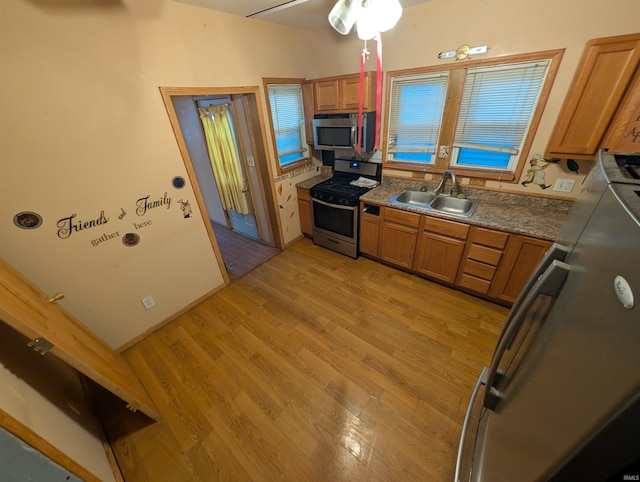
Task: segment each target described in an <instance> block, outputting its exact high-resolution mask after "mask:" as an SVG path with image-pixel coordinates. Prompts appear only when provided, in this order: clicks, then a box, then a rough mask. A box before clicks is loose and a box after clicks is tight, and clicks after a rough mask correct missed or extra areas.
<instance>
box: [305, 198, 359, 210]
mask: <svg viewBox="0 0 640 482" xmlns="http://www.w3.org/2000/svg"><path fill="white" fill-rule="evenodd" d="M311 200H312V201H313V202H314V203H318V204H322V205H324V206H328V207H330V208H336V209H344V210H345V211H357V210H358V206H340V205H339V204H331V203H328V202H324V201H320V199H316V198H314V197H312V198H311Z"/></svg>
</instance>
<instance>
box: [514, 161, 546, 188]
mask: <svg viewBox="0 0 640 482" xmlns="http://www.w3.org/2000/svg"><path fill="white" fill-rule="evenodd" d="M539 161H540V159H539V158H537V157H534V158H533V159H531V160H530V161H529V164H531V167H530V168H529V170H528V171H527V177H526V178H525V180H524V181H522V182H521V183H520V184H522V185H523V186H525V187H526V186H527V184H531V183H533V184H537V185H538V186H540V188H541V189H547V188H550V187H551V184H545V180H544V171H543V169H546V168H547V167H549V164H545V165H544V166H540V165H538V162H539Z"/></svg>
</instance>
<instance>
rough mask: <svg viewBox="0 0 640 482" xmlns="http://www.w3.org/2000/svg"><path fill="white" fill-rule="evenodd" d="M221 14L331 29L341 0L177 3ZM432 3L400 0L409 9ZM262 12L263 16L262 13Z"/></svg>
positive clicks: (197, 0)
mask: <svg viewBox="0 0 640 482" xmlns="http://www.w3.org/2000/svg"><path fill="white" fill-rule="evenodd" d="M174 1H175V2H180V3H188V4H190V5H196V6H198V7H204V8H209V9H211V10H218V11H220V12H226V13H231V14H234V15H241V16H243V17H249V16H252V18H258V19H260V20H264V21H266V22H273V23H279V24H282V25H288V26H291V27H298V28H303V29H307V30H315V29H318V28H327V27H329V21H328V20H327V16H328V15H329V12H330V11H331V9H332V8H333V6H334V5H335V4H336V2H337V0H174ZM427 1H428V0H400V4H401V5H402V6H403V7H404V8H406V7H410V6H412V5H417V4H419V3H425V2H427ZM260 12H262V13H260Z"/></svg>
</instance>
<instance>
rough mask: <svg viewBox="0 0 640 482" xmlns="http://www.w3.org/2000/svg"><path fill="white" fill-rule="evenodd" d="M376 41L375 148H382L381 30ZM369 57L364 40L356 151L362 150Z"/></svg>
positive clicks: (375, 149) (361, 56)
mask: <svg viewBox="0 0 640 482" xmlns="http://www.w3.org/2000/svg"><path fill="white" fill-rule="evenodd" d="M374 38H375V41H376V135H375V142H374V145H373V150H374V151H377V150H378V149H380V126H381V116H382V113H381V110H382V36H381V35H380V32H378V33H377V34H376V36H375V37H374ZM368 58H369V51H368V50H367V41H366V40H365V41H364V48H363V49H362V54H361V55H360V84H359V86H358V144H357V146H356V152H357V153H358V154H360V153H361V152H362V102H363V90H364V65H365V63H366V61H367V59H368Z"/></svg>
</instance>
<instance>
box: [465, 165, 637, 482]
mask: <svg viewBox="0 0 640 482" xmlns="http://www.w3.org/2000/svg"><path fill="white" fill-rule="evenodd" d="M633 158H634V157H633V156H627V157H623V156H619V157H614V156H612V155H610V154H608V153H606V152H602V153H601V154H600V157H599V159H598V161H597V162H596V163H594V166H593V168H592V170H591V172H590V173H589V176H588V177H587V179H586V180H585V183H584V185H583V186H584V187H583V189H582V191H581V193H580V195H579V198H578V200H577V201H576V203H575V205H574V207H573V208H572V210H571V213H570V216H569V219H568V221H567V223H566V225H565V228H564V229H563V230H562V232H561V234H560V235H559V237H558V240H557V242H556V243H555V244H554V245H553V247H552V248H551V249H550V250H549V252H548V253H547V254H546V255H545V258H544V259H543V260H542V262H541V263H540V265H539V266H538V267H537V269H536V272H535V273H534V274H533V275H532V276H531V278H530V279H529V282H528V283H527V286H526V287H525V289H524V290H523V292H522V293H521V294H520V296H519V298H518V300H517V301H516V303H515V304H514V306H513V308H512V310H511V312H510V314H509V316H508V319H507V321H506V323H505V326H504V329H503V331H502V333H501V335H500V337H499V341H498V344H497V346H496V348H495V351H494V354H493V358H492V361H491V364H490V366H489V367H487V368H485V369H484V370H483V372H482V373H481V374H480V377H479V379H478V382H477V384H476V387H475V389H474V391H473V394H472V396H471V401H470V403H469V407H468V410H467V414H466V417H465V420H464V425H463V429H462V435H461V439H460V449H459V453H458V460H457V465H456V474H455V482H458V481H464V482H467V481H483V482H511V481H514V482H527V481H538V480H554V481H571V482H574V481H590V480H593V481H607V480H611V481H616V480H640V179H636V178H634V177H633V176H631V175H629V174H630V173H633V171H632V170H631V169H627V168H626V167H625V164H627V161H628V160H629V159H631V160H633Z"/></svg>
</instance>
